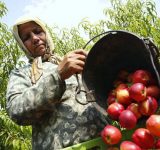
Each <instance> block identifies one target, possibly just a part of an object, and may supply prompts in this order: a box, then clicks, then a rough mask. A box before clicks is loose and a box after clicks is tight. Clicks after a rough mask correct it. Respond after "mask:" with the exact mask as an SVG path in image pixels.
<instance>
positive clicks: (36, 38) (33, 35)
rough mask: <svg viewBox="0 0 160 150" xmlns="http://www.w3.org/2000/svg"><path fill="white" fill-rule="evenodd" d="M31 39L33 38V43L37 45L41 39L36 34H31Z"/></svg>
mask: <svg viewBox="0 0 160 150" xmlns="http://www.w3.org/2000/svg"><path fill="white" fill-rule="evenodd" d="M31 38H32V41H33V42H34V43H35V42H37V41H39V37H38V35H36V34H34V33H31Z"/></svg>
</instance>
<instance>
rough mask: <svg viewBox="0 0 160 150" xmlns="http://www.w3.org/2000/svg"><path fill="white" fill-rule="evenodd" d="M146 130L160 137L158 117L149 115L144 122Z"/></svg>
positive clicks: (159, 117)
mask: <svg viewBox="0 0 160 150" xmlns="http://www.w3.org/2000/svg"><path fill="white" fill-rule="evenodd" d="M146 128H147V129H148V130H149V131H150V132H151V133H152V134H153V135H154V136H157V137H160V115H157V114H154V115H151V116H150V117H149V118H148V119H147V121H146Z"/></svg>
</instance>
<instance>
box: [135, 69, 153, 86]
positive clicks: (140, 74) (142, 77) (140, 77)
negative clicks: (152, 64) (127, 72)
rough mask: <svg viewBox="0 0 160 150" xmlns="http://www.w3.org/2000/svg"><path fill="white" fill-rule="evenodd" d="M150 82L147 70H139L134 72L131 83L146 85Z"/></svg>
mask: <svg viewBox="0 0 160 150" xmlns="http://www.w3.org/2000/svg"><path fill="white" fill-rule="evenodd" d="M150 81H151V73H150V72H148V71H147V70H143V69H139V70H136V71H135V72H134V73H133V75H132V82H133V83H142V84H144V85H148V84H149V83H150Z"/></svg>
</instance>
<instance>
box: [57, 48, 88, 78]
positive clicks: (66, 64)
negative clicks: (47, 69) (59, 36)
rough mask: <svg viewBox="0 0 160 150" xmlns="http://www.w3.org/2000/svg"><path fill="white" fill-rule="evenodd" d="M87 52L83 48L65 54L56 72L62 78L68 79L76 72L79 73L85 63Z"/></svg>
mask: <svg viewBox="0 0 160 150" xmlns="http://www.w3.org/2000/svg"><path fill="white" fill-rule="evenodd" d="M86 56H87V52H86V51H85V50H83V49H78V50H75V51H71V52H69V53H68V54H66V55H65V56H64V58H63V60H62V61H61V62H60V63H59V65H58V72H59V75H60V77H61V79H62V80H65V79H68V78H69V77H70V76H72V75H73V74H76V73H81V72H82V70H83V67H84V64H85V60H86Z"/></svg>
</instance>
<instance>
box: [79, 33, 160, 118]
mask: <svg viewBox="0 0 160 150" xmlns="http://www.w3.org/2000/svg"><path fill="white" fill-rule="evenodd" d="M103 34H104V36H103V37H102V38H101V39H100V40H99V41H98V42H96V43H95V44H94V45H93V47H92V48H91V50H90V51H89V54H88V56H87V59H86V62H85V66H84V70H83V72H82V83H83V85H84V87H85V91H83V92H85V93H86V96H87V100H88V102H93V104H94V105H95V107H96V108H97V109H98V110H99V111H101V112H102V113H103V114H104V115H107V113H106V104H107V103H106V100H107V94H108V92H109V91H110V89H112V86H113V81H114V79H115V78H116V75H117V73H118V72H119V71H120V70H121V69H125V70H127V71H129V72H131V71H135V70H136V69H139V68H141V69H146V70H148V71H150V72H151V73H153V74H154V76H155V78H156V80H157V82H158V84H159V85H160V65H159V61H158V57H159V51H158V49H157V47H156V46H155V45H154V43H153V42H152V41H151V40H150V39H144V38H141V37H138V36H137V35H135V34H133V33H129V32H126V31H108V32H105V33H103ZM103 34H101V35H103ZM98 36H99V35H98ZM98 36H96V37H98ZM96 37H94V38H96ZM94 38H93V39H94ZM93 39H91V40H93ZM91 40H90V41H91ZM90 41H89V42H90ZM89 42H88V43H89ZM88 43H87V44H88ZM79 92H81V91H80V90H79ZM80 103H82V104H83V102H80ZM84 104H86V102H85V103H84Z"/></svg>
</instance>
